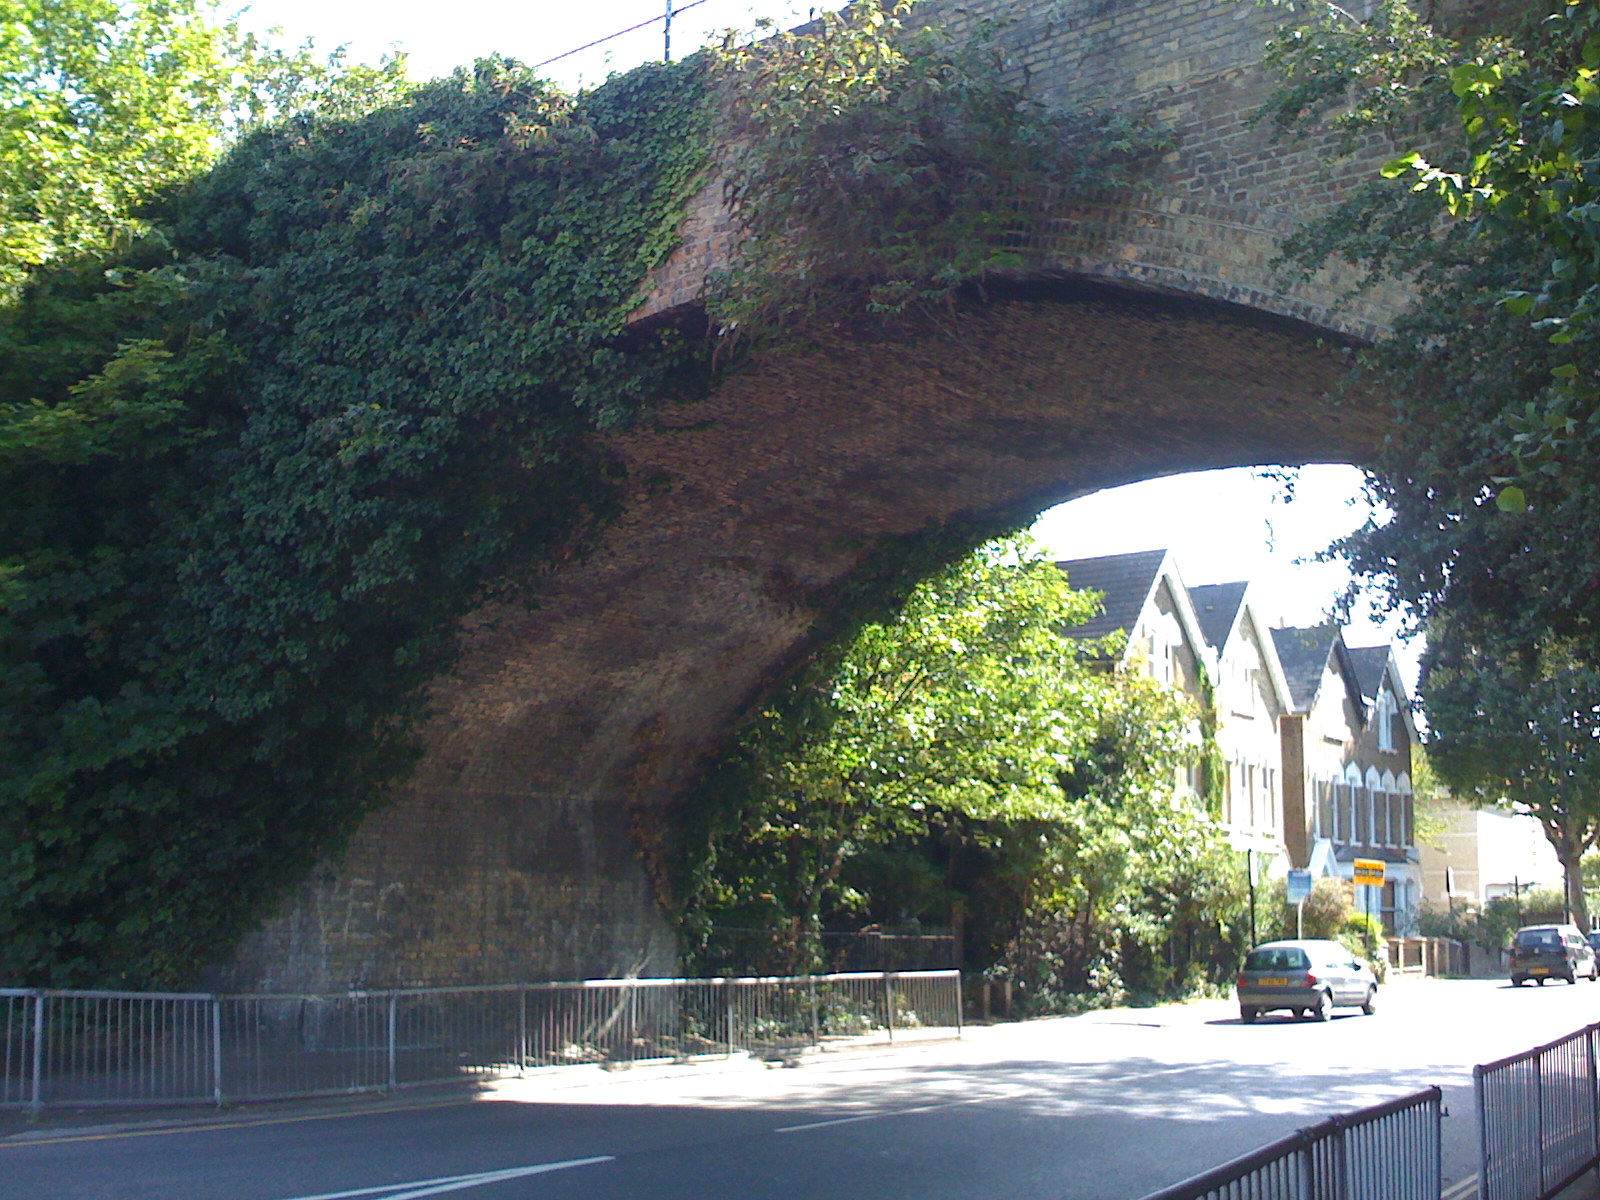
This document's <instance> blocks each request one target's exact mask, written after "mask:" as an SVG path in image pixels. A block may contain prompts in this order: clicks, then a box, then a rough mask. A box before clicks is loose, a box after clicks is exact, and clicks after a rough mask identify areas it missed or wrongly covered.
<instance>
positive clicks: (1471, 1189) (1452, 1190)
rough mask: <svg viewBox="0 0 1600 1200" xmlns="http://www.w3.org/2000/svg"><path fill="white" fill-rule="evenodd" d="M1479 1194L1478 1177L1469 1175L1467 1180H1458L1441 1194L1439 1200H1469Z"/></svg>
mask: <svg viewBox="0 0 1600 1200" xmlns="http://www.w3.org/2000/svg"><path fill="white" fill-rule="evenodd" d="M1477 1194H1478V1177H1477V1176H1476V1175H1468V1176H1467V1177H1466V1178H1465V1179H1458V1180H1456V1181H1455V1182H1454V1183H1452V1184H1451V1185H1450V1186H1449V1187H1447V1188H1445V1189H1444V1191H1442V1192H1440V1193H1439V1200H1468V1198H1469V1197H1472V1196H1476V1195H1477Z"/></svg>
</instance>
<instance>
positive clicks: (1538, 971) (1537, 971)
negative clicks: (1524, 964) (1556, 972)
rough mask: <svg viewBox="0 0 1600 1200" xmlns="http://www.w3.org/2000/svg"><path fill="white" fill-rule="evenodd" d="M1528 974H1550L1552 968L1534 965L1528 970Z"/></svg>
mask: <svg viewBox="0 0 1600 1200" xmlns="http://www.w3.org/2000/svg"><path fill="white" fill-rule="evenodd" d="M1528 974H1529V975H1548V974H1550V968H1549V967H1534V968H1533V969H1532V970H1531V971H1529V972H1528Z"/></svg>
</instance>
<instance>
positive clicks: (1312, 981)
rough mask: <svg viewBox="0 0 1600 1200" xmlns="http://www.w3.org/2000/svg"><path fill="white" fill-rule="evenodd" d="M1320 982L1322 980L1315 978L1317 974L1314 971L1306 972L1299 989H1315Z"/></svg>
mask: <svg viewBox="0 0 1600 1200" xmlns="http://www.w3.org/2000/svg"><path fill="white" fill-rule="evenodd" d="M1321 982H1322V980H1320V979H1318V978H1317V973H1316V972H1315V971H1307V972H1306V977H1305V979H1304V980H1303V981H1302V982H1301V984H1300V986H1301V987H1316V986H1317V984H1319V983H1321Z"/></svg>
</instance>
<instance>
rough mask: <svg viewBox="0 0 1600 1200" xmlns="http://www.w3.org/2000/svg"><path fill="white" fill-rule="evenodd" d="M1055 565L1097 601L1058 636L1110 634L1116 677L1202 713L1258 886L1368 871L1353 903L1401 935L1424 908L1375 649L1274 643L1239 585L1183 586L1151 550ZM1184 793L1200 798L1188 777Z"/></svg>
mask: <svg viewBox="0 0 1600 1200" xmlns="http://www.w3.org/2000/svg"><path fill="white" fill-rule="evenodd" d="M1057 565H1058V566H1060V567H1061V569H1062V570H1063V571H1065V572H1066V575H1067V580H1068V582H1069V583H1071V584H1072V585H1073V586H1074V587H1076V588H1080V589H1086V590H1091V591H1095V592H1099V593H1101V595H1102V597H1103V609H1102V611H1101V613H1100V614H1099V615H1098V616H1096V617H1095V618H1093V619H1092V620H1090V621H1088V622H1085V623H1084V624H1083V625H1080V626H1077V627H1075V628H1073V629H1071V630H1068V631H1066V633H1067V636H1069V637H1073V638H1080V639H1089V638H1100V637H1105V636H1107V635H1109V634H1113V633H1116V632H1119V631H1120V632H1123V633H1125V634H1126V642H1125V644H1123V645H1122V647H1121V649H1120V656H1119V661H1120V663H1121V664H1122V665H1124V666H1129V667H1132V668H1134V669H1138V670H1142V671H1144V672H1145V673H1146V674H1148V675H1150V676H1151V677H1153V678H1155V679H1158V680H1160V681H1162V682H1164V683H1167V684H1169V685H1171V686H1172V687H1174V688H1176V689H1178V690H1180V691H1182V692H1183V693H1185V694H1186V695H1187V696H1189V698H1190V699H1191V700H1192V701H1193V702H1194V703H1195V704H1196V705H1197V707H1198V706H1203V705H1210V706H1212V708H1213V709H1214V713H1215V718H1216V744H1217V749H1218V751H1219V753H1220V755H1221V757H1222V759H1223V761H1224V763H1225V764H1226V768H1227V773H1226V786H1225V789H1224V797H1223V801H1222V811H1221V813H1220V821H1221V825H1222V829H1223V832H1224V834H1225V835H1226V837H1227V838H1228V841H1229V842H1230V844H1232V845H1233V846H1234V847H1235V848H1236V849H1238V850H1239V851H1241V852H1242V853H1244V854H1246V855H1248V856H1249V859H1250V863H1251V869H1252V871H1253V872H1256V873H1257V875H1256V877H1258V878H1259V877H1261V876H1262V875H1263V874H1264V875H1267V876H1281V875H1283V874H1284V873H1286V872H1287V871H1288V870H1289V869H1290V868H1306V869H1309V870H1310V871H1311V872H1312V875H1313V876H1314V877H1316V876H1325V875H1332V876H1337V877H1340V878H1344V879H1351V878H1353V874H1354V866H1355V861H1356V860H1357V859H1358V858H1359V859H1366V860H1377V861H1380V862H1382V863H1383V864H1384V870H1385V876H1386V879H1385V882H1384V884H1383V886H1382V887H1381V888H1378V887H1366V886H1363V887H1360V888H1358V889H1357V895H1356V901H1357V905H1358V906H1359V907H1362V908H1364V909H1366V910H1367V911H1370V912H1372V913H1373V915H1375V916H1380V917H1381V918H1382V919H1383V922H1384V925H1385V927H1386V928H1387V929H1388V930H1390V931H1391V932H1406V931H1408V930H1409V929H1410V928H1411V927H1412V925H1413V923H1414V920H1415V914H1416V911H1417V907H1418V905H1419V904H1420V902H1421V898H1422V873H1421V865H1420V854H1419V851H1418V848H1417V845H1416V820H1415V811H1414V804H1413V798H1412V788H1411V750H1412V747H1413V746H1414V745H1416V744H1417V730H1416V726H1415V724H1414V723H1413V721H1412V719H1411V710H1410V705H1409V702H1408V700H1407V697H1406V689H1405V686H1404V683H1403V681H1402V679H1401V676H1400V673H1399V670H1398V668H1397V665H1396V663H1395V660H1394V656H1393V654H1392V653H1391V651H1390V649H1389V647H1387V646H1370V647H1357V648H1354V649H1352V648H1351V647H1349V646H1347V645H1346V644H1345V641H1344V637H1343V634H1342V632H1341V631H1340V629H1339V627H1338V626H1336V625H1332V624H1328V625H1321V626H1316V627H1313V628H1309V629H1292V628H1272V627H1271V626H1270V625H1269V623H1268V621H1267V620H1266V618H1265V617H1264V615H1263V614H1262V612H1261V611H1260V609H1259V608H1258V606H1257V605H1256V604H1255V603H1254V602H1253V600H1252V596H1251V588H1250V585H1249V583H1248V582H1235V583H1217V584H1207V585H1203V586H1197V587H1193V588H1189V587H1186V586H1185V585H1184V583H1183V580H1182V578H1181V576H1180V575H1179V573H1178V568H1177V564H1176V563H1175V562H1174V560H1173V556H1172V555H1171V553H1170V552H1168V551H1165V550H1148V551H1140V552H1136V553H1130V554H1114V555H1107V556H1103V557H1099V558H1089V559H1077V560H1072V561H1067V562H1062V563H1059V564H1057ZM1182 782H1183V781H1180V783H1182ZM1187 784H1188V790H1190V791H1191V792H1192V791H1197V790H1198V780H1197V778H1196V777H1195V775H1194V774H1193V773H1191V775H1190V777H1189V779H1188V781H1187Z"/></svg>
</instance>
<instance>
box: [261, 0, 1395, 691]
mask: <svg viewBox="0 0 1600 1200" xmlns="http://www.w3.org/2000/svg"><path fill="white" fill-rule="evenodd" d="M667 2H668V0H591V2H590V3H586V4H583V3H565V4H563V3H553V2H552V0H534V2H533V3H525V4H522V5H520V6H513V5H507V4H497V3H489V2H487V0H455V2H454V3H451V4H447V5H441V4H439V3H437V0H428V3H420V2H418V0H382V2H381V3H380V2H379V0H257V2H256V3H255V4H253V5H251V6H250V7H249V8H248V9H246V10H244V12H243V14H242V15H241V21H242V22H243V23H244V24H245V25H246V26H248V27H250V28H254V29H258V30H263V31H265V30H268V29H271V28H273V27H279V28H281V30H282V34H283V37H284V40H286V41H289V42H291V43H299V42H302V41H304V40H306V39H308V38H309V39H312V40H313V41H314V42H315V43H316V45H317V46H318V47H319V48H320V49H323V50H333V49H334V48H335V47H338V46H341V45H342V46H345V47H346V48H347V52H348V54H349V56H350V57H351V58H352V59H355V60H358V61H367V62H376V61H378V59H380V58H381V57H382V56H383V55H385V54H386V53H390V52H393V51H395V50H403V51H405V52H406V54H407V64H408V71H409V73H410V74H411V75H412V76H413V77H414V78H417V79H428V78H432V77H434V76H437V75H443V74H447V73H448V72H449V71H450V70H451V69H452V68H454V67H456V66H460V65H463V64H466V63H470V62H471V61H472V60H473V59H475V58H478V57H481V56H483V55H486V54H492V53H500V54H505V55H508V56H510V57H512V58H517V59H520V60H521V61H523V62H526V63H530V64H540V63H544V64H545V67H544V70H545V73H546V74H547V75H548V76H549V77H550V78H551V79H553V80H555V81H556V82H557V83H560V84H562V85H564V86H566V87H568V88H574V89H575V88H580V87H586V86H593V85H594V84H597V83H600V82H602V81H603V80H604V79H605V78H606V77H607V76H608V75H609V74H611V73H613V72H616V71H626V70H629V69H630V68H632V67H634V66H637V65H638V64H639V63H641V62H644V61H647V60H649V59H655V58H660V57H661V55H662V53H663V49H664V45H663V25H664V21H663V20H662V18H663V17H664V16H665V14H666V8H667ZM672 3H673V9H674V16H673V19H672V31H671V46H672V53H673V57H674V58H679V57H682V56H683V55H685V54H688V53H691V52H692V51H694V50H695V49H697V48H698V47H699V46H700V45H702V44H703V43H704V42H705V41H707V40H709V39H712V38H719V37H721V36H722V34H723V32H724V31H726V30H729V29H734V30H746V31H748V30H750V29H752V28H753V27H754V26H755V23H756V21H757V19H758V18H767V19H770V20H772V21H774V22H776V23H778V24H779V25H780V26H783V27H792V26H793V25H796V24H798V23H800V22H803V21H804V20H806V19H807V17H808V16H809V15H810V14H811V13H812V12H813V11H817V10H819V9H822V8H833V7H837V4H836V3H834V2H833V0H821V2H820V3H816V0H812V2H807V0H799V2H791V0H672ZM813 3H816V8H813V6H812V5H813ZM680 9H681V10H682V11H678V10H680ZM634 26H641V27H640V28H636V29H632V31H631V32H627V33H622V34H621V36H618V37H614V38H613V37H610V35H612V34H617V33H619V32H620V31H623V30H629V29H630V28H631V27H634ZM601 39H606V40H604V41H603V42H602V43H601V44H600V45H596V46H592V47H590V48H588V49H584V50H581V51H580V52H578V53H575V54H568V53H567V52H568V51H573V50H578V48H579V47H583V46H585V45H587V44H588V43H591V42H597V41H600V40H601ZM558 56H560V57H558ZM547 60H554V61H547ZM1370 511H1371V510H1370V509H1369V508H1368V506H1367V505H1366V503H1365V502H1364V500H1363V499H1362V498H1361V473H1360V472H1359V471H1357V470H1356V469H1355V468H1353V467H1345V466H1327V465H1325V466H1316V467H1309V468H1306V469H1305V470H1304V471H1303V472H1302V473H1301V479H1300V482H1299V484H1298V486H1297V487H1296V489H1295V499H1294V500H1293V501H1292V502H1287V503H1286V502H1285V501H1284V499H1283V489H1282V487H1281V485H1280V484H1278V483H1277V482H1275V481H1274V480H1272V479H1270V478H1266V477H1264V476H1262V475H1261V474H1260V473H1259V472H1256V471H1253V470H1250V469H1247V468H1246V469H1239V470H1230V471H1209V472H1204V473H1201V474H1196V475H1188V476H1173V477H1169V478H1166V479H1158V480H1151V481H1148V482H1146V483H1139V484H1131V485H1129V486H1128V487H1124V488H1116V489H1113V490H1111V491H1107V492H1101V493H1098V494H1097V495H1093V496H1086V497H1084V498H1083V499H1081V500H1076V501H1073V502H1072V503H1070V504H1066V505H1062V506H1061V507H1059V508H1056V509H1053V510H1051V512H1049V513H1047V514H1046V515H1045V516H1044V517H1043V518H1041V520H1040V521H1039V523H1038V524H1037V525H1036V526H1035V527H1034V536H1035V537H1037V538H1038V539H1039V540H1040V541H1041V542H1043V543H1044V544H1045V545H1046V546H1047V547H1048V548H1049V549H1050V550H1051V551H1052V552H1053V553H1054V554H1056V555H1057V556H1058V557H1061V558H1090V557H1095V556H1098V555H1102V554H1118V553H1123V552H1125V551H1133V550H1153V549H1170V550H1172V551H1173V552H1174V554H1175V556H1176V558H1177V564H1178V570H1179V572H1180V574H1181V575H1182V576H1183V578H1184V581H1185V582H1186V583H1189V584H1201V583H1225V582H1231V581H1235V580H1241V579H1248V580H1251V581H1252V582H1253V583H1255V584H1257V585H1258V591H1257V593H1256V598H1257V599H1258V601H1261V602H1262V603H1263V607H1264V608H1265V610H1266V611H1265V614H1264V615H1265V616H1266V618H1267V620H1268V622H1269V623H1270V624H1287V625H1310V624H1315V623H1318V622H1320V621H1322V620H1324V619H1325V617H1326V614H1327V612H1328V609H1329V606H1330V605H1331V604H1332V603H1333V601H1334V600H1335V598H1336V597H1337V596H1338V595H1339V594H1340V592H1342V591H1343V589H1344V587H1345V585H1346V583H1347V582H1348V580H1349V573H1348V572H1347V571H1346V570H1344V568H1343V567H1342V566H1341V565H1340V564H1337V563H1323V564H1310V563H1308V562H1306V561H1305V560H1307V559H1309V558H1311V557H1313V556H1315V555H1316V554H1317V553H1318V552H1320V551H1321V550H1323V549H1324V548H1325V547H1326V546H1327V545H1328V544H1329V543H1330V542H1332V541H1333V540H1334V539H1336V538H1338V537H1341V536H1343V535H1344V534H1346V533H1348V532H1350V531H1351V530H1353V529H1355V528H1356V527H1357V526H1359V525H1360V524H1361V523H1362V522H1363V521H1365V520H1366V519H1367V516H1368V515H1369V513H1370ZM1400 632H1401V631H1400V624H1399V622H1398V621H1397V620H1394V619H1389V620H1378V619H1376V617H1375V616H1374V615H1372V614H1370V613H1368V614H1363V613H1361V612H1358V613H1357V614H1356V619H1354V620H1353V621H1352V622H1351V623H1350V624H1349V625H1348V626H1347V627H1346V640H1347V641H1348V642H1349V644H1351V645H1353V646H1366V645H1377V644H1379V643H1382V642H1392V643H1394V644H1395V648H1396V652H1397V657H1398V659H1399V661H1400V665H1401V669H1402V672H1403V673H1404V675H1405V677H1406V680H1407V683H1408V684H1409V685H1411V686H1412V687H1414V686H1415V683H1416V659H1417V655H1418V654H1419V653H1420V650H1421V647H1420V644H1416V643H1412V644H1406V643H1404V642H1403V641H1402V640H1401V638H1400Z"/></svg>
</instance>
